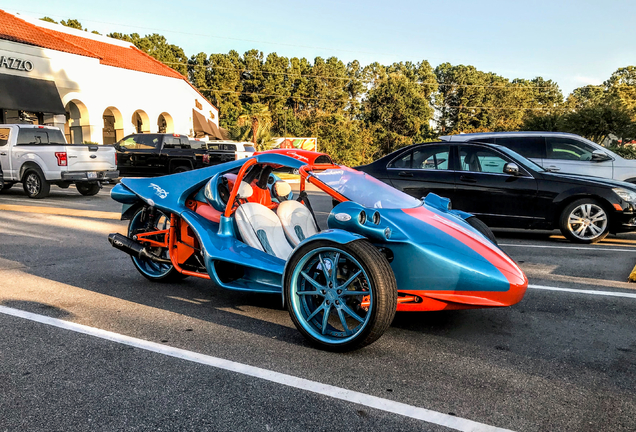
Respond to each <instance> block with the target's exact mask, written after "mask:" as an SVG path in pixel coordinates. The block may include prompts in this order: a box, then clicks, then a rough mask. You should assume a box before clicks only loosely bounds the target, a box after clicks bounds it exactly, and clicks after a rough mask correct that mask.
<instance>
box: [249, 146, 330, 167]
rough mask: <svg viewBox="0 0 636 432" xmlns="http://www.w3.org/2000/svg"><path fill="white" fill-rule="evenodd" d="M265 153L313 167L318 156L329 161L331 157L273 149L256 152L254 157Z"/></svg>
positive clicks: (313, 152)
mask: <svg viewBox="0 0 636 432" xmlns="http://www.w3.org/2000/svg"><path fill="white" fill-rule="evenodd" d="M266 153H275V154H281V155H284V156H289V157H293V158H294V159H298V160H299V161H301V162H305V163H306V164H309V165H313V164H314V163H315V161H316V159H317V158H318V157H319V156H327V157H328V158H329V160H330V161H331V157H330V156H329V155H328V154H326V153H319V152H315V151H310V150H298V149H275V150H266V151H262V152H256V153H254V155H255V156H256V155H259V154H266Z"/></svg>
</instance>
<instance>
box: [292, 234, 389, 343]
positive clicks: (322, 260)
mask: <svg viewBox="0 0 636 432" xmlns="http://www.w3.org/2000/svg"><path fill="white" fill-rule="evenodd" d="M287 268H288V271H287V273H286V274H285V283H284V290H285V298H286V300H287V310H288V311H289V315H290V316H291V319H292V321H293V322H294V325H295V326H296V328H297V329H298V330H299V331H300V332H301V333H302V334H303V336H305V338H307V340H309V342H311V343H312V344H313V345H315V346H316V347H318V348H321V349H325V350H329V351H340V352H342V351H351V350H355V349H358V348H362V347H364V346H366V345H369V344H371V343H372V342H374V341H376V340H377V339H378V338H379V337H380V336H382V334H383V333H384V332H385V331H386V329H387V328H389V326H390V325H391V322H392V321H393V317H394V316H395V311H396V308H397V283H396V281H395V276H394V275H393V270H392V269H391V266H390V265H389V263H388V261H387V260H386V258H385V257H384V255H382V254H381V253H380V252H379V251H378V250H377V249H376V248H375V247H374V246H373V245H372V244H371V243H369V242H368V241H367V240H357V241H354V242H351V243H347V244H338V243H335V242H332V241H328V240H321V241H317V242H310V243H308V244H306V245H305V246H302V247H301V248H299V249H298V250H297V251H296V252H295V253H294V254H293V255H292V257H291V259H290V261H289V263H288V265H287Z"/></svg>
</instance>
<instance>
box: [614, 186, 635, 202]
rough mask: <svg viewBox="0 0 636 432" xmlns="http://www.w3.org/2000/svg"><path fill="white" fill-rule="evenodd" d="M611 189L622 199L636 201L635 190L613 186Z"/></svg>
mask: <svg viewBox="0 0 636 432" xmlns="http://www.w3.org/2000/svg"><path fill="white" fill-rule="evenodd" d="M612 190H613V191H614V193H615V194H616V195H618V196H619V197H620V198H621V199H622V200H623V201H627V202H629V203H636V192H632V191H630V190H627V189H623V188H614V189H612Z"/></svg>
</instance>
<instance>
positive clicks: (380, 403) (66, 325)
mask: <svg viewBox="0 0 636 432" xmlns="http://www.w3.org/2000/svg"><path fill="white" fill-rule="evenodd" d="M0 313H3V314H6V315H11V316H14V317H19V318H24V319H27V320H30V321H35V322H38V323H42V324H47V325H51V326H54V327H58V328H61V329H65V330H71V331H74V332H77V333H82V334H86V335H90V336H95V337H98V338H101V339H106V340H109V341H112V342H117V343H120V344H123V345H128V346H132V347H135V348H139V349H143V350H147V351H152V352H155V353H158V354H163V355H167V356H170V357H176V358H179V359H182V360H187V361H191V362H195V363H200V364H204V365H208V366H212V367H216V368H219V369H224V370H227V371H230V372H235V373H240V374H243V375H247V376H252V377H255V378H260V379H264V380H266V381H271V382H275V383H278V384H282V385H285V386H289V387H294V388H297V389H301V390H305V391H309V392H312V393H317V394H320V395H324V396H328V397H332V398H334V399H340V400H343V401H346V402H351V403H354V404H358V405H363V406H366V407H369V408H374V409H378V410H381V411H386V412H389V413H393V414H398V415H401V416H405V417H410V418H413V419H417V420H422V421H425V422H428V423H433V424H437V425H440V426H445V427H448V428H450V429H455V430H458V431H466V432H469V431H470V432H511V431H510V430H508V429H501V428H498V427H494V426H489V425H486V424H483V423H478V422H475V421H472V420H467V419H463V418H461V417H455V416H451V415H448V414H444V413H440V412H437V411H431V410H428V409H425V408H419V407H416V406H412V405H407V404H403V403H400V402H395V401H392V400H388V399H383V398H379V397H376V396H371V395H368V394H365V393H359V392H356V391H352V390H347V389H344V388H340V387H335V386H331V385H328V384H322V383H319V382H316V381H310V380H306V379H304V378H298V377H295V376H291V375H286V374H282V373H279V372H274V371H270V370H267V369H261V368H258V367H254V366H250V365H246V364H242V363H237V362H233V361H230V360H225V359H222V358H218V357H211V356H208V355H204V354H199V353H196V352H192V351H186V350H183V349H179V348H173V347H170V346H166V345H163V344H159V343H156V342H149V341H146V340H143V339H137V338H133V337H130V336H125V335H121V334H118V333H113V332H109V331H106V330H101V329H98V328H95V327H89V326H85V325H82V324H76V323H73V322H69V321H63V320H60V319H57V318H50V317H47V316H44V315H38V314H34V313H31V312H25V311H22V310H19V309H13V308H9V307H6V306H0Z"/></svg>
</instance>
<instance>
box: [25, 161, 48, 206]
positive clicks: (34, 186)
mask: <svg viewBox="0 0 636 432" xmlns="http://www.w3.org/2000/svg"><path fill="white" fill-rule="evenodd" d="M22 186H23V188H24V192H26V194H27V195H28V196H29V198H36V199H39V198H44V197H46V196H48V195H49V192H50V191H51V185H50V184H49V182H47V181H46V178H45V177H44V174H43V173H42V171H41V170H40V169H39V168H29V169H27V170H26V172H25V173H24V176H23V177H22Z"/></svg>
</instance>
